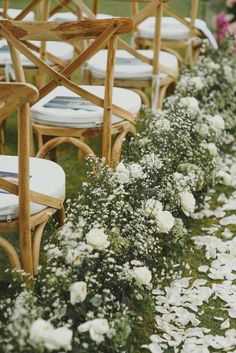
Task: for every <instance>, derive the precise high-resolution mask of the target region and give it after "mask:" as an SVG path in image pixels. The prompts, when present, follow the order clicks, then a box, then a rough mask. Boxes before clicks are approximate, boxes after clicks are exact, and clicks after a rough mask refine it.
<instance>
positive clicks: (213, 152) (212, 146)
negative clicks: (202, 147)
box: [207, 143, 217, 156]
mask: <svg viewBox="0 0 236 353" xmlns="http://www.w3.org/2000/svg"><path fill="white" fill-rule="evenodd" d="M207 149H208V151H209V153H210V154H211V155H212V156H216V155H217V147H216V145H215V144H214V143H208V144H207Z"/></svg>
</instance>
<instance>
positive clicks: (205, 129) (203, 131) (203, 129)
mask: <svg viewBox="0 0 236 353" xmlns="http://www.w3.org/2000/svg"><path fill="white" fill-rule="evenodd" d="M196 131H197V132H198V133H199V134H200V135H201V136H203V137H204V136H207V135H208V134H209V126H208V125H207V124H198V125H197V126H196Z"/></svg>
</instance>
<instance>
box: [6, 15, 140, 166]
mask: <svg viewBox="0 0 236 353" xmlns="http://www.w3.org/2000/svg"><path fill="white" fill-rule="evenodd" d="M132 28H133V21H132V20H130V19H128V18H126V19H111V20H87V21H79V22H64V23H53V22H45V23H43V22H38V23H37V22H33V23H32V22H17V21H9V20H2V21H0V35H2V36H4V37H5V38H6V39H7V41H8V43H9V47H10V51H11V54H12V61H13V65H14V69H15V73H16V77H17V80H19V81H21V82H22V81H24V72H23V69H22V66H21V63H20V61H19V57H18V54H17V50H18V51H19V52H21V53H23V54H24V55H25V56H26V57H27V58H29V59H30V60H31V61H32V62H33V63H34V64H35V65H37V66H38V67H39V68H40V69H41V70H42V71H43V72H45V73H47V74H48V76H50V77H51V80H50V81H49V82H48V83H47V84H46V85H45V86H44V87H43V88H42V89H40V92H39V99H41V98H43V97H45V96H46V95H47V94H48V93H49V92H51V91H52V90H53V89H54V88H56V87H57V86H60V85H63V86H65V87H66V88H68V89H69V90H71V91H73V92H75V93H76V94H78V95H80V96H81V97H83V98H85V99H86V100H88V101H90V102H91V103H93V104H95V105H97V106H99V107H103V108H104V116H103V133H102V135H103V142H102V155H103V156H104V157H105V158H106V161H107V163H110V159H111V117H112V113H114V114H116V115H118V116H119V117H121V118H123V119H124V120H126V121H129V123H130V124H131V125H132V126H135V121H134V117H133V115H132V114H130V113H129V112H128V111H126V110H124V109H122V108H120V107H119V106H117V105H114V104H112V88H113V71H114V61H115V51H116V37H117V35H119V34H122V33H126V32H129V31H131V30H132ZM78 38H80V39H85V40H87V39H91V38H93V39H95V40H94V41H93V42H92V44H91V45H90V46H89V47H88V48H87V49H86V50H85V51H84V52H83V53H81V54H80V55H79V56H78V57H77V58H75V59H74V61H73V62H72V63H71V64H69V65H68V66H67V67H66V68H65V69H63V70H62V71H61V72H57V71H55V70H54V69H53V68H52V67H50V66H49V65H48V64H47V63H46V62H44V61H43V60H41V59H40V58H38V57H37V56H35V55H34V54H33V53H32V52H31V51H30V50H29V49H28V48H27V46H26V45H25V43H26V41H27V40H39V41H41V40H43V41H46V40H54V41H67V40H70V41H73V40H78ZM106 45H107V46H108V58H107V75H106V82H105V96H104V99H101V98H99V97H98V96H96V95H94V94H91V93H89V92H88V91H86V90H84V89H83V88H81V87H80V86H79V85H78V84H76V83H74V82H72V81H71V80H70V79H69V78H68V77H69V76H70V75H71V74H72V73H73V72H74V71H75V70H77V69H78V68H80V67H81V65H83V64H84V63H85V61H86V60H88V59H89V58H91V57H92V56H93V55H94V54H95V53H96V52H97V51H98V50H100V49H101V48H103V47H104V46H106Z"/></svg>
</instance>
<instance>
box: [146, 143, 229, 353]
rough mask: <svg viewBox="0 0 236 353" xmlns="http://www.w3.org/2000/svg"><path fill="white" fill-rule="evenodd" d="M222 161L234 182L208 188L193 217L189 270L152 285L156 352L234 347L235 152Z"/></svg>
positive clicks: (193, 352) (194, 352)
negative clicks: (154, 285) (154, 304)
mask: <svg viewBox="0 0 236 353" xmlns="http://www.w3.org/2000/svg"><path fill="white" fill-rule="evenodd" d="M234 151H235V147H234ZM222 162H223V164H224V169H225V170H228V171H229V172H230V174H231V178H232V181H231V185H232V187H231V186H230V187H223V186H222V187H216V188H215V189H212V190H210V191H209V193H208V194H207V195H206V197H205V200H204V209H203V210H202V211H201V212H199V213H198V214H196V215H195V220H193V221H192V222H191V223H190V227H189V232H188V236H189V237H191V238H192V241H191V240H189V242H188V244H189V248H187V246H186V256H185V261H186V263H185V264H184V266H185V268H186V270H184V271H183V272H182V273H181V275H179V276H177V278H176V279H175V280H172V281H171V282H170V283H169V284H167V283H168V282H167V279H166V278H163V279H162V284H161V285H160V286H159V287H158V288H156V289H155V290H154V291H153V295H154V298H155V302H156V312H157V315H156V325H157V331H156V333H155V334H154V335H153V336H151V341H152V343H151V344H150V345H149V350H150V351H151V352H153V353H161V352H165V353H167V352H168V353H169V352H174V353H190V352H191V353H209V352H214V353H216V352H226V351H227V352H234V353H235V352H236V320H235V319H236V282H235V279H236V157H232V155H230V154H228V155H226V156H225V157H224V161H222ZM171 347H172V348H171ZM147 348H148V347H147Z"/></svg>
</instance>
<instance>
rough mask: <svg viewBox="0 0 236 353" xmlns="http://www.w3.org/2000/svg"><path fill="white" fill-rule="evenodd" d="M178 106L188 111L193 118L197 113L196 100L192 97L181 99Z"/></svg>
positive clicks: (197, 105)
mask: <svg viewBox="0 0 236 353" xmlns="http://www.w3.org/2000/svg"><path fill="white" fill-rule="evenodd" d="M180 104H181V105H182V106H183V107H184V108H186V109H187V110H188V112H189V113H191V114H192V115H193V116H196V114H197V113H198V111H199V104H198V101H197V99H196V98H194V97H183V98H181V99H180Z"/></svg>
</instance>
